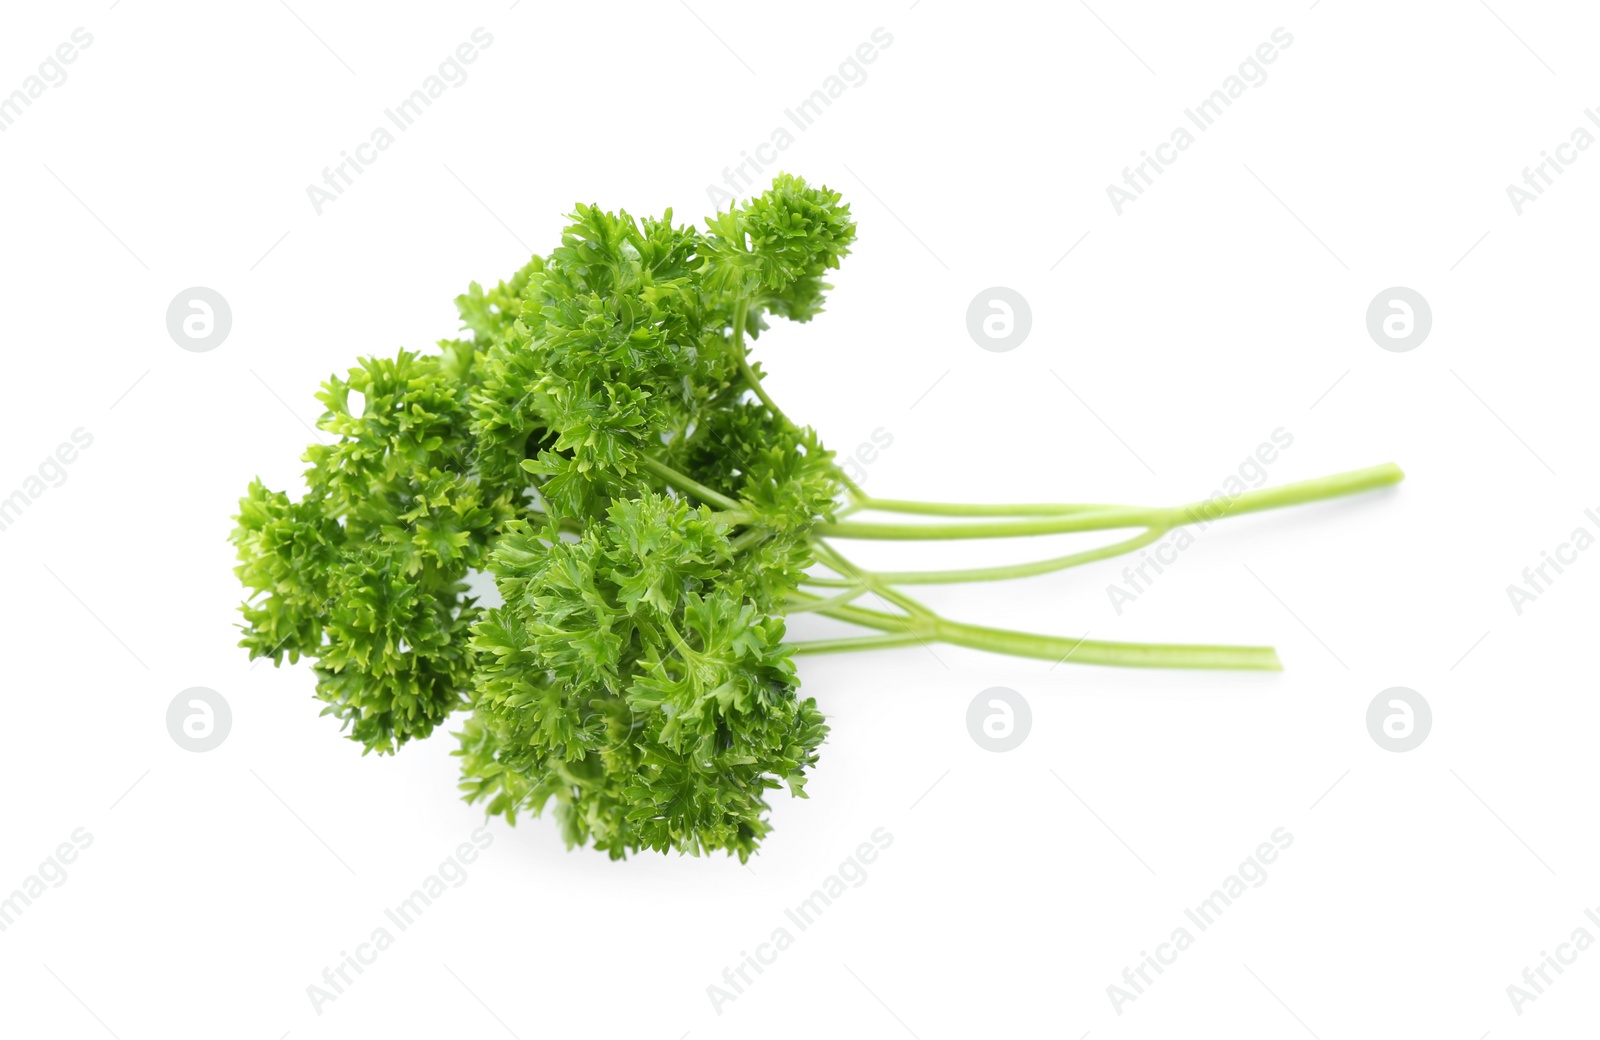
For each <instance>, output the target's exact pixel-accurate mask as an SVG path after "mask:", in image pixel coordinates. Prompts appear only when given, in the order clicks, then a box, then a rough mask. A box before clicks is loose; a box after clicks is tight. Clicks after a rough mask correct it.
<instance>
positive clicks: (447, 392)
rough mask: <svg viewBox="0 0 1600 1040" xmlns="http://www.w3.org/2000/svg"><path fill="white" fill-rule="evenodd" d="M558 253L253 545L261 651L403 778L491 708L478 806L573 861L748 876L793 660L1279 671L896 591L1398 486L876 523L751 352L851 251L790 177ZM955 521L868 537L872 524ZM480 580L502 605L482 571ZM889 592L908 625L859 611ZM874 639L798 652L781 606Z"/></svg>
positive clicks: (1359, 484) (806, 741)
mask: <svg viewBox="0 0 1600 1040" xmlns="http://www.w3.org/2000/svg"><path fill="white" fill-rule="evenodd" d="M572 221H573V222H572V224H571V225H570V226H569V227H568V228H567V229H566V231H565V232H564V233H563V235H562V238H561V245H560V246H559V247H558V248H557V249H556V250H555V251H554V252H553V253H551V254H550V255H549V256H548V257H534V258H533V259H532V260H530V261H529V262H528V264H527V265H526V266H525V267H523V268H522V270H520V271H518V272H517V273H516V274H515V275H513V276H512V277H511V278H510V279H509V280H508V281H505V282H502V283H500V284H499V285H497V286H496V287H495V288H493V289H490V290H487V291H485V290H483V289H482V288H480V287H479V286H478V285H477V284H473V285H472V286H471V287H470V289H469V290H468V292H467V293H466V294H465V295H463V296H461V297H459V298H458V299H457V300H456V305H457V307H458V309H459V310H460V313H461V316H462V319H463V321H464V323H465V331H466V333H468V335H467V337H466V338H463V339H455V340H447V341H444V342H442V343H440V344H439V352H438V353H437V354H429V355H420V354H415V353H411V352H409V351H401V352H400V353H399V354H398V355H396V356H395V357H394V358H393V359H387V358H383V359H380V358H367V359H365V360H363V361H361V362H360V364H359V365H358V367H356V368H354V369H351V370H350V372H349V374H348V375H347V376H346V377H345V378H343V379H339V378H333V379H330V380H329V381H328V382H327V384H325V386H324V388H323V391H322V393H321V394H320V395H319V397H320V399H321V401H322V402H323V404H324V406H325V408H326V411H325V413H324V414H323V416H322V419H321V420H320V423H319V425H320V427H321V428H322V429H323V430H325V431H327V432H328V433H330V434H333V435H334V436H336V437H337V438H338V440H337V442H336V443H334V444H331V445H321V444H318V445H313V446H312V447H311V448H310V449H309V450H308V451H307V454H306V456H305V461H306V462H308V463H309V464H310V468H309V469H308V470H307V471H306V484H307V492H306V494H305V496H304V497H303V498H301V499H300V500H299V501H292V500H290V498H289V497H288V496H287V495H285V494H283V493H281V492H275V491H270V490H268V489H267V488H265V487H263V486H262V485H261V483H260V482H259V481H257V482H255V483H252V484H251V485H250V488H249V493H248V494H247V495H246V497H245V498H244V499H242V500H241V502H240V510H239V516H238V526H237V528H236V529H235V531H234V533H233V540H234V542H235V543H236V545H237V547H238V552H239V559H240V561H241V562H240V564H239V566H238V568H237V572H238V574H239V577H240V579H241V580H242V581H243V583H244V585H245V587H246V588H247V589H248V590H249V591H250V594H251V595H250V598H249V600H248V601H247V603H246V604H245V606H244V608H243V610H244V615H245V621H246V624H245V625H244V632H245V636H244V639H243V642H242V645H243V646H245V647H247V648H248V649H249V651H250V654H251V656H252V657H270V658H271V659H272V660H273V663H274V664H278V663H281V662H282V661H283V659H284V658H285V657H287V658H288V660H289V661H291V662H293V661H296V660H298V659H299V658H300V657H301V656H305V657H307V658H311V659H312V660H313V661H314V662H315V664H314V670H315V672H316V676H317V696H318V698H320V699H321V700H322V701H324V702H325V703H326V705H327V706H326V707H325V708H324V714H330V715H334V716H336V717H338V718H339V719H341V720H343V721H344V723H345V726H346V728H347V729H348V730H349V735H350V737H351V738H352V739H354V740H356V741H358V742H360V743H361V744H362V745H363V746H364V747H365V748H366V749H367V750H369V751H377V752H380V753H392V752H394V751H395V750H397V749H398V748H399V747H400V746H401V745H402V744H404V743H406V742H407V741H408V740H411V739H414V738H420V737H426V736H428V735H429V734H430V733H431V732H433V730H434V728H435V727H436V726H438V725H440V724H441V723H443V722H444V721H445V719H446V718H448V717H449V716H450V715H451V714H452V713H453V712H456V711H458V710H461V709H470V714H469V715H468V716H467V718H466V721H465V723H464V725H463V728H462V731H461V732H460V733H459V734H458V737H459V739H460V748H459V750H458V751H457V754H458V755H459V756H460V757H461V760H462V761H461V764H462V772H463V782H462V785H461V786H462V789H463V790H464V791H465V792H466V797H467V799H468V800H469V801H474V802H477V801H482V802H484V803H485V804H486V806H487V809H488V811H489V812H490V813H494V814H500V815H503V816H505V817H506V819H507V820H508V822H513V823H514V822H515V819H516V815H517V814H518V813H519V812H529V813H534V814H538V813H539V812H541V811H542V810H543V809H545V808H546V807H548V806H550V805H551V804H552V803H553V804H554V810H555V815H556V817H557V819H558V820H559V821H560V825H561V828H562V831H563V834H564V836H565V838H566V840H567V842H568V843H569V844H572V845H577V844H585V843H592V844H593V845H594V846H595V847H596V848H599V849H604V850H605V851H606V852H608V853H609V854H610V855H611V856H612V857H613V858H621V857H622V856H623V855H625V854H626V853H627V852H629V851H635V850H638V849H642V848H650V849H655V850H659V851H665V850H667V849H678V850H680V851H684V852H689V853H693V854H697V855H698V854H699V853H701V852H707V851H711V850H715V849H726V850H728V851H730V852H732V853H737V854H738V856H739V857H740V858H741V859H744V858H746V857H748V856H749V855H750V853H751V852H753V851H754V850H755V848H756V846H757V844H758V842H759V841H760V840H761V838H762V837H763V836H764V835H765V834H766V833H767V831H768V830H769V824H768V822H767V820H766V814H767V812H768V808H769V807H768V804H767V801H766V793H767V792H768V791H769V790H772V789H775V788H778V787H780V786H785V785H786V786H787V787H788V788H789V789H790V790H791V791H792V792H793V793H794V794H797V795H803V794H804V784H805V779H806V774H807V771H808V770H809V769H810V767H812V766H813V765H814V764H815V763H816V761H817V749H818V747H819V745H820V744H821V743H822V741H823V738H824V737H825V736H826V734H827V732H828V730H827V726H826V725H825V723H824V720H823V716H822V713H821V712H820V711H819V710H818V709H817V705H816V702H815V701H814V700H812V699H811V698H805V699H802V698H800V697H799V696H798V695H797V692H796V691H797V688H798V685H799V683H798V680H797V679H796V676H795V669H794V663H793V657H794V655H795V654H797V653H825V652H834V651H844V650H858V649H870V648H875V647H890V646H904V645H909V644H914V643H918V642H932V641H943V642H948V643H954V644H959V645H961V646H968V647H975V648H978V649H982V650H990V651H994V652H997V653H1003V654H1013V655H1019V656H1024V657H1037V658H1044V659H1049V660H1053V661H1063V660H1070V661H1072V662H1075V663H1080V664H1107V665H1132V666H1143V667H1169V668H1249V669H1276V668H1278V667H1279V664H1278V659H1277V656H1276V654H1275V653H1274V652H1273V651H1272V649H1271V648H1269V647H1238V646H1190V645H1164V644H1142V643H1139V644H1135V643H1111V642H1102V641H1093V640H1087V639H1085V640H1074V639H1069V638H1064V637H1059V636H1048V635H1035V634H1030V633H1024V632H1013V631H1007V630H1002V629H996V628H987V627H982V626H978V625H973V624H968V623H965V622H959V621H955V620H951V619H948V618H945V617H941V616H939V615H937V614H935V613H934V612H933V611H931V610H929V609H928V608H927V607H925V606H924V605H923V604H921V603H920V602H918V601H917V600H915V599H913V598H911V597H910V596H908V595H907V594H906V593H905V592H904V591H903V588H904V587H906V586H910V585H916V584H934V583H952V582H967V581H989V580H1000V579H1007V578H1017V577H1025V576H1028V575H1036V574H1044V573H1048V572H1050V571H1055V570H1061V569H1063V568H1067V567H1073V566H1078V565H1081V564H1086V563H1091V562H1094V561H1096V560H1101V559H1105V558H1108V557H1111V556H1115V555H1118V554H1120V553H1126V552H1130V551H1133V550H1135V549H1137V548H1139V547H1140V546H1143V545H1147V544H1150V543H1151V542H1153V541H1155V540H1156V539H1158V538H1160V537H1161V536H1162V535H1163V534H1165V533H1166V532H1167V531H1170V530H1172V529H1173V528H1175V527H1178V526H1181V525H1183V524H1187V523H1192V522H1195V521H1199V520H1206V521H1209V520H1213V519H1217V518H1218V517H1220V516H1225V515H1235V514H1238V513H1244V512H1250V511H1255V510H1261V509H1271V508H1276V507H1278V506H1284V505H1294V504H1298V503H1303V502H1311V501H1316V500H1319V499H1325V498H1330V497H1333V496H1336V495H1344V494H1350V493H1353V492H1357V491H1363V490H1366V489H1369V488H1376V487H1380V486H1383V485H1387V484H1392V483H1395V482H1396V481H1398V480H1400V479H1401V473H1400V470H1399V469H1398V468H1397V467H1394V466H1392V465H1389V466H1378V467H1374V468H1372V469H1366V470H1360V471H1357V472H1354V473H1347V474H1341V475H1338V476H1333V477H1327V478H1324V479H1322V480H1315V481H1309V482H1306V483H1301V484H1291V485H1289V486H1287V487H1282V488H1275V489H1262V490H1258V491H1251V492H1247V493H1246V494H1244V495H1241V496H1239V497H1237V498H1234V499H1232V500H1230V501H1226V502H1202V503H1195V504H1192V505H1186V506H1178V507H1174V508H1163V509H1147V508H1135V507H1128V506H1110V505H994V506H982V505H959V504H951V503H930V502H905V501H891V500H884V499H876V498H872V497H870V496H868V495H866V494H865V493H863V492H862V491H861V490H860V489H859V488H858V487H855V486H854V485H853V484H852V483H851V482H850V481H849V479H848V478H847V477H846V476H845V475H844V474H843V472H842V471H841V470H840V468H839V467H838V466H836V465H835V464H834V461H833V456H832V454H831V453H829V452H828V451H827V450H825V449H824V448H823V447H822V445H821V443H820V442H819V441H818V439H817V436H816V434H815V433H814V432H813V431H811V430H810V429H808V428H805V427H801V426H798V425H796V424H795V423H793V422H791V421H790V420H789V418H788V417H787V416H785V414H784V413H783V411H782V410H780V409H779V407H778V405H777V404H776V403H775V402H774V401H773V400H772V399H771V397H770V396H769V395H768V394H767V392H766V390H765V389H764V388H763V386H762V382H761V370H760V368H759V366H758V365H757V364H756V363H754V362H752V361H751V359H750V344H751V342H752V341H754V340H756V339H757V338H758V337H759V336H760V335H761V333H762V332H763V331H764V330H766V329H767V328H768V320H769V319H771V318H773V317H774V316H776V317H782V318H787V319H790V320H792V321H807V320H809V319H810V318H812V317H813V316H814V315H816V314H817V313H818V312H819V311H820V310H821V309H822V301H823V294H824V292H825V290H827V289H829V288H831V287H830V286H829V285H828V284H827V283H826V282H825V281H824V278H825V277H827V274H828V272H829V271H830V270H831V269H833V268H836V267H838V265H839V261H840V258H841V257H843V256H844V255H846V253H848V251H849V247H850V244H851V242H852V241H853V240H854V237H855V224H854V222H853V221H852V220H851V218H850V210H849V207H848V206H847V205H845V204H844V203H843V202H841V201H840V198H839V195H838V194H837V193H835V192H832V191H829V190H827V189H825V188H812V187H809V186H808V185H807V184H806V183H805V182H804V181H802V180H800V179H799V178H796V177H791V176H788V175H781V176H779V177H778V178H777V180H775V181H774V182H773V185H772V188H771V190H769V191H767V192H765V193H764V194H762V195H761V196H760V197H759V198H756V199H753V200H750V201H749V202H747V203H745V204H744V205H742V206H740V207H737V208H734V209H732V210H730V211H729V212H726V213H721V214H718V215H717V216H715V217H713V218H711V219H710V220H708V221H707V222H706V229H705V230H704V231H698V230H696V229H694V228H693V227H688V226H676V227H675V226H674V225H673V223H672V213H671V211H670V210H669V211H667V213H666V214H665V215H664V216H663V217H662V218H661V219H659V220H656V219H650V218H645V219H635V218H634V217H632V216H629V215H628V214H627V213H626V212H619V213H607V212H603V211H601V210H600V209H598V208H596V207H593V206H579V207H578V208H577V211H576V213H575V214H574V215H573V217H572ZM871 511H876V512H882V513H891V514H924V515H929V516H934V517H939V518H942V519H939V520H935V521H912V522H898V523H896V522H884V521H866V520H860V519H855V518H854V516H853V515H854V514H856V513H860V512H871ZM1113 529H1134V530H1137V531H1138V533H1137V534H1135V535H1133V536H1132V537H1129V538H1126V539H1124V540H1122V541H1118V542H1114V543H1112V544H1110V545H1107V546H1105V547H1102V548H1098V549H1092V550H1089V551H1085V552H1079V553H1074V554H1071V555H1068V556H1061V557H1056V558H1053V559H1046V560H1039V561H1036V562H1032V563H1025V564H1015V565H1009V566H998V567H979V568H972V569H966V570H954V571H913V572H896V573H880V572H874V571H870V570H867V569H865V568H862V567H859V566H857V565H855V564H854V563H852V562H850V561H849V560H848V559H846V558H845V557H844V556H843V555H842V554H841V553H840V552H839V550H838V548H837V547H836V546H835V545H834V544H833V543H834V542H835V541H838V540H846V539H862V538H891V539H955V538H992V537H1010V536H1026V535H1038V534H1048V533H1055V532H1065V531H1100V530H1113ZM483 570H487V571H488V572H490V573H492V574H493V576H494V579H495V581H496V583H497V585H498V589H499V592H500V594H501V597H502V598H503V600H504V605H503V606H500V607H496V608H493V609H488V610H485V609H482V608H481V607H479V606H478V605H477V604H476V603H475V602H474V600H473V598H472V597H471V596H470V595H468V593H467V584H466V579H467V577H468V575H469V574H470V573H472V572H474V571H483ZM867 593H871V594H873V595H874V596H875V597H876V598H878V599H881V600H882V601H883V602H884V603H885V604H886V605H889V607H890V609H887V610H878V609H869V608H867V607H863V606H861V605H859V604H858V603H856V602H854V601H855V600H857V599H858V598H859V597H861V596H863V595H864V594H867ZM804 611H813V612H816V613H818V614H821V615H824V616H827V617H830V618H835V619H837V620H840V621H844V622H849V623H851V624H854V625H856V626H858V627H860V628H862V629H865V630H867V634H863V635H859V636H855V637H850V638H843V639H828V640H817V641H811V642H803V643H798V644H796V643H791V642H789V641H787V640H786V639H785V628H784V618H785V615H786V614H790V613H796V612H804Z"/></svg>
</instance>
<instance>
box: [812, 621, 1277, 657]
mask: <svg viewBox="0 0 1600 1040" xmlns="http://www.w3.org/2000/svg"><path fill="white" fill-rule="evenodd" d="M818 613H820V614H822V615H823V616H824V617H831V618H834V619H836V620H839V621H848V622H851V623H852V624H856V625H860V626H862V627H863V628H871V629H876V630H878V631H880V632H884V633H888V634H890V635H896V636H900V637H902V638H903V640H904V641H905V642H906V643H911V642H927V641H938V642H942V643H949V644H951V645H953V646H965V647H970V648H972V649H974V650H987V651H989V652H990V653H996V654H1007V655H1010V656H1012V657H1033V658H1038V659H1039V660H1043V661H1051V662H1054V663H1056V664H1061V663H1064V662H1066V661H1071V662H1073V663H1074V664H1100V665H1115V666H1119V667H1124V668H1204V669H1219V668H1222V669H1240V670H1248V671H1270V672H1276V671H1281V670H1282V669H1283V665H1282V663H1281V662H1279V660H1278V653H1277V651H1276V650H1274V649H1273V648H1272V647H1270V646H1216V645H1209V644H1197V643H1116V642H1109V641H1106V640H1096V639H1071V638H1067V637H1062V636H1046V635H1038V634H1035V633H1032V632H1015V631H1012V630H1010V629H1003V628H988V627H986V626H983V625H969V624H966V623H964V622H960V621H950V620H948V619H946V618H942V617H938V616H934V617H932V618H925V619H919V618H905V617H896V616H894V615H893V614H884V613H880V612H879V611H875V610H867V609H865V608H862V607H854V606H844V607H830V608H828V609H826V610H820V611H818ZM830 642H834V643H836V644H837V645H835V646H834V647H833V648H832V649H835V650H849V649H856V648H860V649H870V648H871V647H870V646H868V645H866V644H856V645H855V646H849V645H844V644H843V642H842V641H836V640H835V641H830ZM896 645H903V644H896Z"/></svg>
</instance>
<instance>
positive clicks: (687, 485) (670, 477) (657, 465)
mask: <svg viewBox="0 0 1600 1040" xmlns="http://www.w3.org/2000/svg"><path fill="white" fill-rule="evenodd" d="M639 462H640V465H641V466H643V467H644V468H645V469H647V470H649V471H650V472H651V473H654V474H655V475H656V476H658V477H660V478H661V479H662V480H664V481H666V482H667V484H668V485H669V486H671V487H675V488H677V489H678V490H679V491H683V492H687V493H688V494H691V495H693V496H695V497H696V498H698V499H700V500H701V501H702V502H709V503H710V504H712V505H714V506H720V507H721V508H723V509H729V510H734V511H735V512H738V513H739V514H740V515H741V516H743V515H744V514H743V510H741V509H740V506H739V503H737V502H735V501H734V500H733V499H731V498H729V497H728V496H727V495H724V494H722V493H721V492H720V491H713V490H711V489H710V488H708V487H706V486H705V485H704V484H702V483H700V482H699V481H697V480H695V479H694V478H693V477H690V476H688V475H687V474H684V473H679V472H678V471H677V470H675V469H673V468H672V467H671V466H668V465H667V464H666V463H664V462H657V461H656V460H655V459H652V458H651V457H650V456H648V455H641V456H640V457H639ZM741 522H742V521H741Z"/></svg>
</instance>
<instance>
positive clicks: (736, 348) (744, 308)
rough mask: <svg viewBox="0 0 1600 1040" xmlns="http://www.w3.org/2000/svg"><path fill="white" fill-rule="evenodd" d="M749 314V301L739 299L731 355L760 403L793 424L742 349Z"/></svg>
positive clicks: (782, 420) (784, 420) (734, 320)
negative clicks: (763, 383)
mask: <svg viewBox="0 0 1600 1040" xmlns="http://www.w3.org/2000/svg"><path fill="white" fill-rule="evenodd" d="M749 315H750V301H749V300H745V299H741V300H740V301H739V302H738V304H737V305H736V306H735V307H734V309H733V355H734V357H736V358H737V359H738V361H739V371H740V372H742V373H744V381H745V382H746V383H749V384H750V389H752V390H754V391H755V392H756V396H757V397H759V398H761V403H762V404H764V405H766V406H767V407H768V408H769V409H771V410H772V414H773V415H774V416H776V417H777V418H778V420H779V421H780V422H783V423H785V424H788V425H791V426H792V425H794V424H793V423H790V422H789V417H788V416H786V415H784V414H783V409H782V408H779V407H778V402H776V401H774V400H773V399H772V396H771V395H770V394H768V393H767V388H766V387H764V386H762V385H761V377H760V376H758V375H756V370H755V369H754V368H752V367H751V366H750V358H749V357H748V356H747V355H746V354H745V349H744V326H745V322H746V321H747V320H748V319H749Z"/></svg>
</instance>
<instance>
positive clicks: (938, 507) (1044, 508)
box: [851, 494, 1135, 516]
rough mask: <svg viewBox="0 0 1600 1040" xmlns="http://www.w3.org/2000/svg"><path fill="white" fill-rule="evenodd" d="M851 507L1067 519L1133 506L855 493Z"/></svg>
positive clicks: (935, 514)
mask: <svg viewBox="0 0 1600 1040" xmlns="http://www.w3.org/2000/svg"><path fill="white" fill-rule="evenodd" d="M851 500H852V501H851V504H852V505H853V506H855V507H857V508H859V509H863V510H875V511H877V512H880V513H917V514H920V515H922V516H1067V515H1070V514H1072V513H1086V512H1092V511H1096V510H1105V509H1132V508H1135V507H1133V506H1114V505H1091V504H1089V503H1068V502H1063V503H1060V504H1056V503H1050V502H1031V503H1026V504H1018V503H1013V504H1010V505H982V504H979V503H975V502H913V501H910V500H908V499H903V498H873V497H872V496H870V495H865V494H852V495H851Z"/></svg>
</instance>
